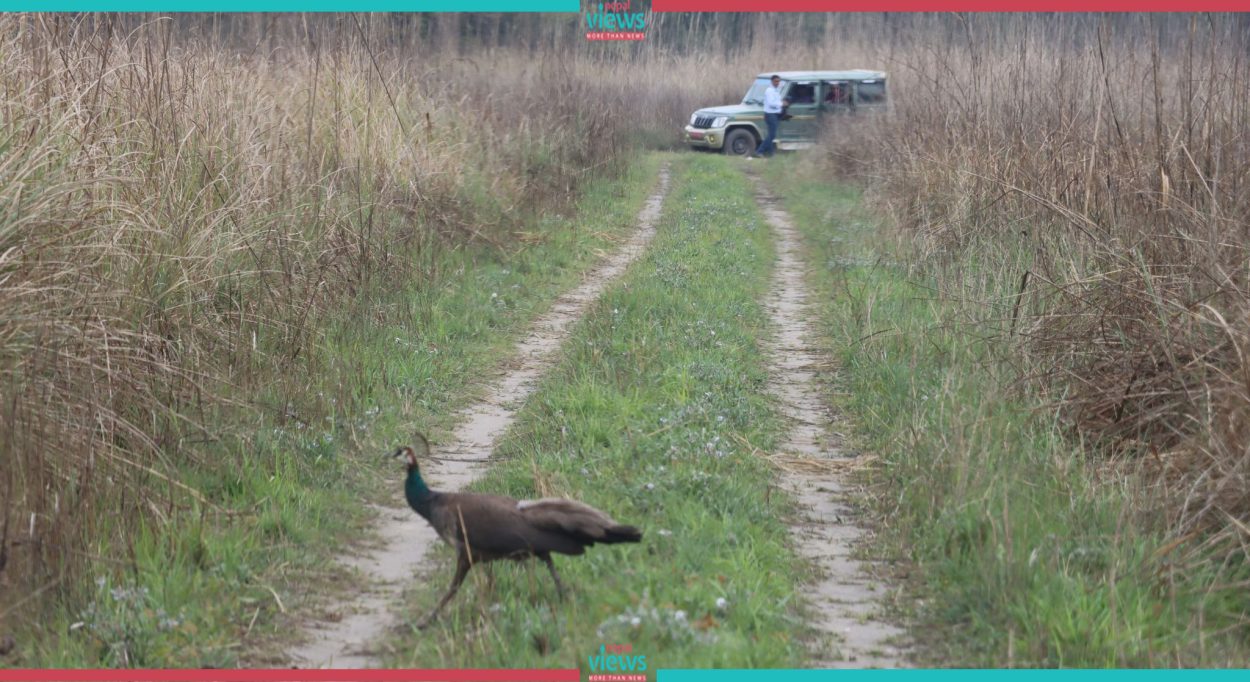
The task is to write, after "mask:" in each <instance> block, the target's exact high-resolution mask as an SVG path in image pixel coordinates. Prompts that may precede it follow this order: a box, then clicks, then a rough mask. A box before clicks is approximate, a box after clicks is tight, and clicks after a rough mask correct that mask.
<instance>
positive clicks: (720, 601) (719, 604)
mask: <svg viewBox="0 0 1250 682" xmlns="http://www.w3.org/2000/svg"><path fill="white" fill-rule="evenodd" d="M728 606H729V600H728V599H725V598H724V597H717V598H716V610H717V611H724V610H725V608H726V607H728Z"/></svg>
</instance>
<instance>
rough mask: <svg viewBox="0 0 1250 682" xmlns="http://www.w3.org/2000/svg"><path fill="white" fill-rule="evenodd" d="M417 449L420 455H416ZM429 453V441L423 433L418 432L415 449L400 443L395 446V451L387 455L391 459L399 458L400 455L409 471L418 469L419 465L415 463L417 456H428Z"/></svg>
mask: <svg viewBox="0 0 1250 682" xmlns="http://www.w3.org/2000/svg"><path fill="white" fill-rule="evenodd" d="M418 451H419V452H420V455H418ZM429 454H430V442H429V441H428V440H426V439H425V435H424V434H421V433H418V434H417V449H413V448H410V447H408V446H407V445H402V446H400V447H398V448H396V449H395V452H392V453H391V454H390V455H389V457H391V458H393V459H399V458H401V457H402V458H403V459H404V464H406V465H408V470H409V471H418V470H420V466H419V465H418V464H417V458H418V456H422V457H424V456H428V455H429Z"/></svg>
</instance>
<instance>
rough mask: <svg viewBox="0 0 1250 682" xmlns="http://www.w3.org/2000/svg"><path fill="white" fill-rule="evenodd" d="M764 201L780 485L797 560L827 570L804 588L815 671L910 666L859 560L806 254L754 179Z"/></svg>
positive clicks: (858, 532) (857, 529)
mask: <svg viewBox="0 0 1250 682" xmlns="http://www.w3.org/2000/svg"><path fill="white" fill-rule="evenodd" d="M752 180H753V181H754V182H755V187H756V201H757V203H758V204H759V207H760V210H761V211H762V212H763V214H764V217H765V218H766V219H767V221H768V224H769V226H770V227H771V228H772V230H773V235H774V242H775V244H776V248H777V261H776V264H775V266H774V270H773V282H772V288H771V292H772V293H771V294H770V297H769V299H768V301H767V303H766V306H767V308H768V311H769V314H770V316H771V318H772V322H773V326H774V328H775V329H776V335H775V337H774V338H772V339H771V340H769V342H768V343H767V345H766V348H767V349H768V352H769V356H770V361H769V365H770V373H771V378H770V382H769V383H770V390H771V392H772V393H773V394H774V395H775V396H776V397H777V398H778V400H779V401H780V404H781V409H782V412H783V413H784V414H785V416H786V418H787V421H789V422H790V424H791V426H790V431H789V433H788V434H787V435H786V439H785V442H784V444H783V445H782V446H781V448H782V449H781V452H780V453H777V455H774V456H773V457H772V458H771V459H772V460H773V462H774V463H775V464H776V465H777V466H778V468H779V469H780V470H781V472H782V476H781V483H782V486H783V487H785V488H786V489H787V490H788V491H789V492H790V493H791V494H793V495H794V497H795V499H797V500H798V502H799V506H800V508H801V517H800V518H799V519H798V520H797V521H796V522H793V523H792V524H791V526H790V533H791V536H792V538H793V540H794V544H795V546H796V548H797V550H798V553H799V555H800V556H802V557H803V558H805V559H807V560H808V561H810V562H812V563H813V564H815V565H816V566H817V567H818V568H819V576H818V577H817V578H816V580H814V581H813V582H811V583H809V584H808V585H806V586H805V588H806V589H805V592H806V595H807V597H808V605H807V606H808V610H809V614H808V615H809V617H810V623H811V625H812V626H813V627H814V628H815V629H816V630H817V631H818V633H819V636H818V637H816V638H815V640H816V641H813V642H811V646H810V647H809V652H810V655H811V659H810V664H811V665H812V666H813V667H821V668H831V667H838V668H863V667H882V668H895V667H902V666H904V665H905V663H904V660H903V657H902V652H901V651H900V649H899V648H898V645H897V642H899V641H900V640H901V639H902V636H903V634H904V633H903V631H902V630H901V629H899V628H898V627H895V626H894V625H892V624H890V623H887V622H884V621H883V620H881V619H880V616H879V615H878V614H879V612H880V610H881V605H880V599H881V596H882V595H881V594H880V593H879V592H877V591H876V590H875V587H874V584H875V581H874V580H873V579H872V578H871V577H869V576H868V575H867V572H866V569H867V566H866V565H865V564H863V563H862V562H860V561H859V560H857V559H856V558H855V557H854V556H853V551H854V548H855V545H856V544H857V543H858V542H859V541H860V540H862V539H863V538H864V537H865V535H866V531H865V530H864V529H863V528H862V527H861V526H858V525H857V524H856V523H855V516H856V512H855V511H854V509H853V507H852V505H851V501H852V500H851V493H850V488H849V483H848V481H847V475H848V472H849V471H850V470H851V469H853V468H854V466H855V463H856V462H855V458H854V457H848V456H847V455H845V454H844V453H843V452H842V438H841V435H840V434H838V433H837V432H836V431H834V430H833V421H834V415H833V414H832V412H831V410H830V409H829V408H828V406H827V405H826V402H825V400H824V399H823V397H822V392H821V387H820V385H819V383H818V381H817V372H818V370H819V368H820V367H821V366H822V365H827V364H828V362H829V358H828V357H827V356H825V355H824V354H823V353H822V352H821V351H820V350H819V344H818V343H817V342H816V339H817V338H818V337H817V333H816V330H815V328H814V322H813V320H815V319H816V313H815V311H814V310H813V309H812V306H811V305H810V304H809V302H808V299H809V295H808V290H807V286H806V283H805V282H804V266H803V260H802V258H801V256H800V253H801V249H802V242H801V239H800V236H799V234H798V231H797V230H796V229H795V228H794V225H793V224H792V223H791V222H790V218H789V216H788V215H787V213H786V212H785V210H784V209H783V208H782V207H781V205H780V204H779V203H778V201H777V199H776V198H775V197H773V196H772V195H770V194H769V193H768V192H767V191H766V190H765V189H764V188H763V186H762V184H761V182H760V181H759V179H758V178H755V177H753V178H752Z"/></svg>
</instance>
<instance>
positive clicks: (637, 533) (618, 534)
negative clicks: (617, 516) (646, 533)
mask: <svg viewBox="0 0 1250 682" xmlns="http://www.w3.org/2000/svg"><path fill="white" fill-rule="evenodd" d="M604 531H606V532H605V533H604V536H603V539H602V540H599V542H602V543H604V544H608V545H610V544H614V543H617V542H641V541H642V531H641V530H638V529H637V528H635V527H633V526H623V525H622V526H610V527H608V528H605V529H604Z"/></svg>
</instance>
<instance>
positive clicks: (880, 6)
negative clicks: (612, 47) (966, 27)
mask: <svg viewBox="0 0 1250 682" xmlns="http://www.w3.org/2000/svg"><path fill="white" fill-rule="evenodd" d="M651 9H652V10H653V11H656V12H1247V11H1250V0H1192V1H1186V0H1085V1H1082V0H1012V1H1008V0H716V1H715V2H709V1H708V0H653V2H652V3H651Z"/></svg>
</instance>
